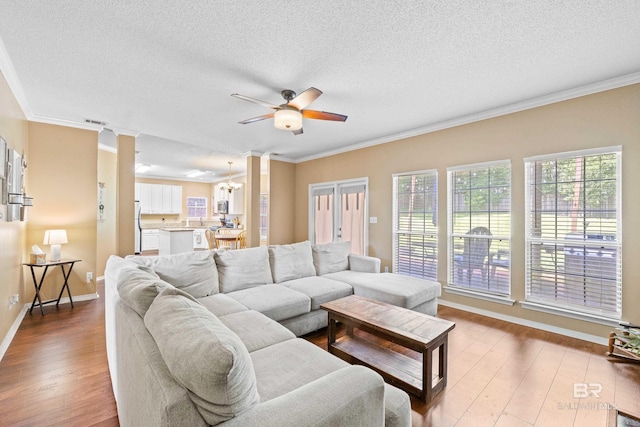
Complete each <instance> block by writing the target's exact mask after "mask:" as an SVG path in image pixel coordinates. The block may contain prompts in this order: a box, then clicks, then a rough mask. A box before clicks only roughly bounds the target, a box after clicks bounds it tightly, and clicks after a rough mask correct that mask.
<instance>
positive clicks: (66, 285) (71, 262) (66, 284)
mask: <svg viewBox="0 0 640 427" xmlns="http://www.w3.org/2000/svg"><path fill="white" fill-rule="evenodd" d="M80 261H82V260H80V259H63V260H60V261H50V262H45V263H42V264H33V263H24V264H23V265H26V266H28V267H29V268H30V269H31V277H32V278H33V286H34V287H35V288H36V295H35V296H34V297H33V302H32V303H31V308H30V309H29V314H31V312H32V311H33V307H36V306H40V312H41V313H42V315H43V316H44V309H43V308H42V306H43V305H45V304H49V303H52V302H54V301H55V303H56V307H57V306H58V304H60V299H61V298H62V293H63V292H64V289H65V288H66V289H67V295H69V301H70V302H71V307H73V299H72V298H71V291H70V290H69V276H71V270H72V269H73V265H74V264H75V263H76V262H80ZM56 265H59V266H60V268H61V269H62V277H63V278H64V284H63V285H62V289H60V294H59V295H58V299H52V300H49V301H42V298H40V289H41V288H42V284H43V283H44V278H45V276H46V275H47V271H49V267H55V266H56ZM66 265H68V266H69V269H68V270H65V266H66ZM36 267H44V272H43V273H42V276H40V280H39V281H38V280H37V279H36V273H35V270H34V268H36ZM36 300H37V301H38V302H37V303H36Z"/></svg>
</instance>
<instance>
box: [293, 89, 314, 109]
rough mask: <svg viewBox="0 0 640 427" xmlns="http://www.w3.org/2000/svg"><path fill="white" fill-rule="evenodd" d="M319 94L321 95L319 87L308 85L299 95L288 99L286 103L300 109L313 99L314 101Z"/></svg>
mask: <svg viewBox="0 0 640 427" xmlns="http://www.w3.org/2000/svg"><path fill="white" fill-rule="evenodd" d="M320 95H322V91H321V90H320V89H316V88H315V87H310V88H309V89H307V90H305V91H304V92H302V93H301V94H300V95H298V96H296V97H295V98H293V99H292V100H291V101H289V104H288V105H290V106H292V107H294V108H297V109H298V110H302V109H303V108H305V107H306V106H308V105H309V104H311V103H312V102H313V101H315V100H316V99H317V98H318V97H319V96H320Z"/></svg>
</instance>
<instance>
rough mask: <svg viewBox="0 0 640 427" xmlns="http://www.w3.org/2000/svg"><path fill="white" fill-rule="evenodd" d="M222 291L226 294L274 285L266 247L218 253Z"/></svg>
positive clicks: (216, 254)
mask: <svg viewBox="0 0 640 427" xmlns="http://www.w3.org/2000/svg"><path fill="white" fill-rule="evenodd" d="M214 258H215V260H216V265H217V266H218V276H219V279H220V291H221V292H224V293H225V294H226V293H229V292H233V291H239V290H242V289H248V288H252V287H255V286H260V285H265V284H268V283H273V278H272V277H271V267H270V266H269V252H268V250H267V247H266V246H261V247H257V248H248V249H237V250H220V251H216V252H215V255H214Z"/></svg>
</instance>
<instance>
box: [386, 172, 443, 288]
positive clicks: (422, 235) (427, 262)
mask: <svg viewBox="0 0 640 427" xmlns="http://www.w3.org/2000/svg"><path fill="white" fill-rule="evenodd" d="M407 176H428V177H430V178H433V180H434V181H433V188H432V191H430V192H429V193H426V192H425V193H415V192H411V193H410V194H412V195H415V194H420V195H423V196H424V197H425V198H426V197H431V199H432V200H433V201H434V202H432V203H434V205H435V206H433V212H432V222H433V221H435V224H433V226H434V230H433V233H428V232H427V231H426V227H425V230H423V232H415V231H413V230H401V228H400V218H399V216H400V213H399V209H400V206H399V197H400V193H399V180H400V179H401V178H402V177H407ZM392 186H393V207H392V224H391V227H392V229H391V235H392V252H393V254H392V271H393V272H394V273H398V274H406V275H407V276H413V277H421V278H425V279H429V280H434V281H437V280H438V170H437V169H427V170H420V171H412V172H402V173H396V174H393V175H392ZM423 213H424V211H423ZM401 235H404V236H411V237H410V238H411V239H413V238H414V236H418V240H422V242H421V243H422V244H423V245H424V246H423V250H422V260H421V261H418V262H417V266H416V268H415V269H414V268H413V265H406V266H403V265H402V264H403V263H400V261H399V258H400V254H401V253H404V254H408V255H409V258H411V259H413V258H414V257H413V254H414V252H415V251H414V248H413V246H414V245H413V243H412V244H411V245H410V246H409V247H406V246H403V245H402V243H401ZM419 243H420V242H419ZM427 246H428V249H429V251H428V252H429V254H428V256H427ZM418 251H419V250H418ZM410 264H411V262H410ZM418 273H420V274H418Z"/></svg>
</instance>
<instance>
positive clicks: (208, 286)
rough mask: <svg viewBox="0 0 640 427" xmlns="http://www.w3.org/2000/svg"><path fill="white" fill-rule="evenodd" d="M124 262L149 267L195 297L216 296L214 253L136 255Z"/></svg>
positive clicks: (216, 274)
mask: <svg viewBox="0 0 640 427" xmlns="http://www.w3.org/2000/svg"><path fill="white" fill-rule="evenodd" d="M125 259H127V260H129V261H133V262H135V263H137V264H140V265H143V266H145V267H150V268H152V269H153V271H155V272H156V274H157V275H158V276H159V277H160V278H161V279H162V280H164V281H165V282H168V283H171V284H172V285H173V286H175V287H176V288H178V289H182V290H183V291H185V292H187V293H188V294H191V295H193V296H194V297H195V298H202V297H206V296H207V295H213V294H217V293H218V292H219V288H218V270H217V268H216V263H215V261H214V260H213V251H194V252H184V253H181V254H175V255H164V256H157V257H156V256H133V255H129V256H127V257H126V258H125Z"/></svg>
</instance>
